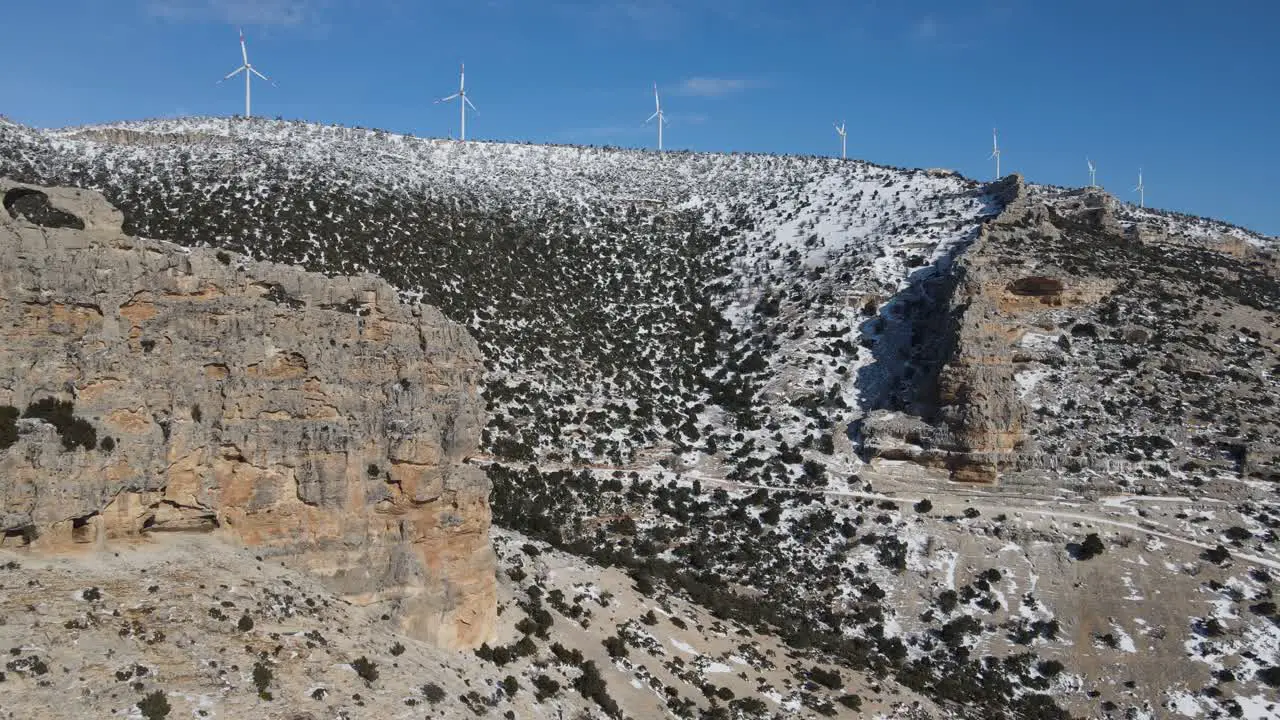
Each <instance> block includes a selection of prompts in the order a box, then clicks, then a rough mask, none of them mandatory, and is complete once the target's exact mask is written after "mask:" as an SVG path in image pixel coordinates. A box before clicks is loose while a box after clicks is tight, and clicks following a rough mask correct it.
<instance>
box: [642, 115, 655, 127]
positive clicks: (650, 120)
mask: <svg viewBox="0 0 1280 720" xmlns="http://www.w3.org/2000/svg"><path fill="white" fill-rule="evenodd" d="M656 117H658V113H654V114H652V115H650V116H649V119H648V120H645V121H644V122H645V124H646V125H647V124H649V123H651V122H653V119H654V118H656Z"/></svg>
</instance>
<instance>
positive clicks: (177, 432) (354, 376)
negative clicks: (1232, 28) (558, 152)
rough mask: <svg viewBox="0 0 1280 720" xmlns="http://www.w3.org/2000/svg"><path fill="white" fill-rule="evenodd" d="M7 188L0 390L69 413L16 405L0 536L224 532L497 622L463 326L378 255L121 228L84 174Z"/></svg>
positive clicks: (54, 542)
mask: <svg viewBox="0 0 1280 720" xmlns="http://www.w3.org/2000/svg"><path fill="white" fill-rule="evenodd" d="M0 196H3V197H4V198H5V202H4V209H3V210H0V327H3V334H4V341H3V343H0V407H3V406H13V407H15V408H17V409H19V410H24V409H27V408H28V406H30V405H31V404H32V403H35V402H37V401H40V400H44V399H49V398H52V399H54V400H58V401H64V402H69V403H71V404H72V405H71V413H73V415H74V417H75V418H79V419H80V420H81V421H83V423H81V424H80V425H78V426H77V427H78V428H79V429H78V430H77V429H76V428H70V429H68V428H67V427H66V426H65V423H63V425H62V426H59V423H58V422H56V421H55V422H53V423H50V422H46V421H43V420H40V419H32V418H23V419H18V420H17V421H16V422H12V421H11V422H10V426H11V430H13V431H16V441H14V442H13V444H12V445H10V446H8V447H7V449H0V530H3V531H4V540H3V542H4V544H6V545H11V544H30V545H32V547H33V549H37V550H38V549H41V548H44V549H55V550H56V549H65V548H67V547H71V546H75V545H77V544H80V545H85V546H94V545H99V546H100V545H101V544H103V543H106V542H108V541H111V540H115V539H121V538H130V537H137V536H140V535H143V534H146V533H154V532H163V531H185V532H192V531H201V532H217V533H220V534H222V535H225V536H227V537H228V538H230V539H232V540H233V541H236V542H240V543H243V544H245V545H247V546H252V547H255V548H258V549H260V551H261V554H262V555H264V556H271V557H278V558H279V559H281V560H283V561H285V562H287V563H290V564H292V565H295V566H298V567H300V568H303V569H306V570H309V571H310V572H312V573H315V574H317V575H319V576H321V577H323V578H324V579H325V581H326V582H327V583H328V584H329V585H330V586H331V587H332V588H334V589H335V590H337V591H338V592H340V593H342V594H343V595H344V596H345V597H347V598H348V599H349V600H351V601H352V602H357V603H386V604H387V605H388V606H389V607H394V608H395V610H396V611H397V612H396V614H397V616H398V617H399V618H400V620H401V622H402V624H403V625H404V626H405V628H406V629H407V630H408V631H410V632H412V633H413V634H415V635H417V636H418V637H422V638H425V639H429V640H433V641H435V642H437V643H438V644H440V645H442V646H445V647H471V646H476V645H479V644H480V643H481V642H484V641H485V640H487V639H488V638H489V635H490V634H491V632H492V628H493V621H494V616H495V612H496V609H495V597H496V596H495V584H494V561H493V555H492V550H491V547H490V542H489V532H488V531H489V521H490V515H489V506H488V494H489V486H488V481H487V480H486V478H485V477H484V475H483V473H482V472H480V471H478V470H477V469H475V468H472V467H471V466H469V465H467V464H466V463H465V460H466V458H467V456H468V455H470V454H471V453H473V452H474V451H475V449H476V447H477V444H478V442H479V435H480V430H481V428H482V427H483V425H484V422H485V413H484V408H483V400H482V399H481V397H480V395H479V389H478V385H479V381H480V378H481V374H482V372H483V366H482V363H481V356H480V352H479V350H478V348H477V346H476V344H475V342H474V341H473V340H472V338H471V337H470V336H469V335H468V334H467V332H466V330H465V329H463V328H462V327H461V326H458V325H456V324H454V323H452V322H450V321H448V320H447V319H445V318H444V317H443V315H441V313H440V312H439V311H438V310H436V309H435V308H432V307H427V306H416V307H410V306H406V305H404V304H402V303H401V302H400V301H399V300H398V298H397V295H396V293H395V290H394V289H393V288H392V287H391V286H390V285H388V284H387V283H386V282H384V281H382V280H380V279H378V278H376V277H374V276H372V275H365V276H361V277H335V278H327V277H324V276H322V275H318V274H313V273H307V272H303V271H301V270H299V269H296V268H293V267H289V266H283V265H274V264H270V263H261V262H253V261H249V260H247V259H245V258H242V257H239V256H233V255H230V254H227V253H222V252H216V251H213V250H200V249H192V250H188V249H184V248H179V247H177V246H173V245H169V244H167V243H160V242H155V241H148V240H141V239H136V238H132V237H127V236H125V235H124V234H123V233H122V232H121V229H120V228H121V217H120V214H119V213H118V212H117V211H116V210H115V209H114V208H112V207H110V206H109V205H108V204H107V203H106V201H105V200H103V199H102V198H101V196H99V195H97V194H96V193H90V192H84V191H77V190H65V189H53V188H50V189H44V188H35V187H30V186H22V185H17V184H14V183H10V182H8V181H3V180H0ZM62 407H63V408H65V407H66V406H65V405H64V406H62ZM32 414H35V415H40V413H39V412H35V413H32ZM9 415H12V411H9ZM4 417H5V416H4V414H3V413H0V422H3V421H4ZM84 423H87V426H86V425H84ZM86 427H91V428H92V433H88V432H87V431H86V430H85V428H86ZM11 434H12V433H11ZM60 435H61V436H62V437H59V436H60ZM0 437H3V435H0ZM87 446H91V447H87ZM69 447H70V449H68V448H69Z"/></svg>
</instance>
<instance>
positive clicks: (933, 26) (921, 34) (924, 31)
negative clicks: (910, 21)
mask: <svg viewBox="0 0 1280 720" xmlns="http://www.w3.org/2000/svg"><path fill="white" fill-rule="evenodd" d="M940 32H942V26H941V24H939V22H938V18H937V16H935V15H932V14H930V15H925V16H924V17H922V18H920V19H919V20H917V21H916V24H915V26H914V27H913V28H912V30H911V35H912V36H913V37H914V38H915V39H916V40H920V41H922V42H928V41H930V40H934V39H936V38H937V37H938V34H939V33H940Z"/></svg>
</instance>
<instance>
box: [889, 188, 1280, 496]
mask: <svg viewBox="0 0 1280 720" xmlns="http://www.w3.org/2000/svg"><path fill="white" fill-rule="evenodd" d="M993 192H995V193H996V194H998V195H1003V196H1005V199H1006V200H1007V203H1006V204H1005V208H1004V210H1003V212H1002V213H1001V214H1000V215H999V216H998V217H996V218H994V219H993V220H992V221H990V222H989V223H988V224H987V225H986V226H985V227H984V228H983V229H982V232H981V233H980V236H979V238H978V239H977V240H976V241H975V242H974V244H973V245H972V246H971V247H970V248H969V249H968V250H967V251H966V252H965V254H964V256H963V257H962V258H961V260H960V261H959V262H958V263H957V264H956V270H955V278H954V283H953V284H952V285H951V286H950V287H949V288H948V291H949V293H950V294H949V295H948V296H947V297H943V298H938V299H937V304H938V307H942V308H945V309H946V310H947V313H946V315H947V317H949V318H950V327H949V329H948V331H947V332H945V333H942V334H935V336H934V337H932V338H931V341H932V345H933V347H931V348H927V349H926V350H924V351H921V352H922V354H929V353H932V354H933V355H934V356H935V357H937V358H941V359H942V360H941V363H940V367H939V368H938V369H937V371H936V378H937V379H936V382H934V383H924V384H922V386H921V387H919V388H917V389H916V391H917V400H918V401H917V402H916V403H914V404H904V405H903V406H902V407H899V408H894V409H891V410H886V411H880V412H877V413H874V414H873V415H872V417H871V418H870V419H869V420H868V421H867V422H866V424H865V429H864V433H865V435H866V437H867V447H868V448H869V450H870V451H871V453H872V454H874V455H878V456H881V457H890V458H899V459H911V460H916V461H919V462H921V463H924V464H927V465H933V466H940V467H946V468H948V469H949V470H950V472H951V477H952V479H954V480H960V481H970V482H981V483H994V482H996V481H997V479H998V478H1002V479H1007V480H1013V481H1015V482H1042V481H1043V480H1044V479H1045V477H1046V475H1047V474H1050V473H1052V474H1057V473H1060V472H1065V473H1070V474H1072V475H1075V476H1076V480H1075V481H1074V482H1075V483H1077V484H1081V485H1091V486H1099V485H1100V483H1101V484H1106V485H1111V484H1113V483H1119V484H1120V485H1124V484H1127V483H1135V482H1136V483H1140V484H1143V485H1152V484H1155V485H1158V484H1163V483H1165V482H1167V481H1168V479H1169V478H1171V477H1173V478H1177V477H1178V476H1179V474H1182V473H1185V474H1186V475H1185V476H1186V477H1187V478H1188V479H1190V480H1191V481H1193V482H1197V483H1201V482H1203V477H1204V476H1205V475H1206V474H1207V475H1210V476H1212V475H1214V474H1215V473H1218V472H1222V473H1225V474H1226V475H1228V476H1236V477H1245V478H1256V479H1274V478H1276V477H1280V465H1278V464H1277V459H1276V458H1277V452H1276V448H1277V445H1278V444H1280V424H1278V423H1277V422H1276V420H1275V414H1274V413H1272V412H1266V409H1269V408H1274V407H1276V406H1277V404H1278V403H1280V383H1277V382H1276V380H1275V378H1274V372H1275V368H1277V367H1280V333H1278V332H1277V330H1276V328H1277V327H1280V324H1278V323H1277V322H1276V315H1275V312H1276V308H1278V307H1280V283H1278V282H1277V280H1278V278H1280V274H1277V272H1276V268H1277V258H1276V255H1275V253H1274V252H1272V251H1270V250H1268V249H1265V248H1261V247H1256V246H1253V245H1250V244H1248V243H1244V242H1241V241H1240V240H1239V239H1237V238H1232V237H1225V236H1224V237H1200V236H1190V235H1184V236H1179V235H1171V234H1169V233H1168V232H1166V231H1163V230H1160V229H1159V228H1156V227H1154V226H1153V225H1152V224H1151V223H1149V222H1145V221H1144V220H1143V219H1141V218H1136V219H1135V218H1131V217H1127V216H1126V215H1125V211H1124V209H1123V208H1122V207H1121V206H1120V204H1119V203H1117V202H1116V201H1115V199H1114V198H1112V197H1111V196H1109V195H1107V194H1105V193H1103V192H1101V191H1096V190H1088V189H1085V190H1077V191H1061V192H1057V191H1055V192H1049V191H1047V190H1043V189H1042V190H1038V191H1037V193H1035V194H1033V193H1031V192H1030V191H1029V189H1028V188H1027V187H1026V186H1025V185H1024V184H1023V181H1022V179H1021V177H1018V176H1010V177H1009V178H1007V179H1005V180H1004V181H1002V182H1001V183H999V184H998V185H997V186H995V187H994V188H993ZM921 322H925V321H921ZM1259 410H1262V412H1259Z"/></svg>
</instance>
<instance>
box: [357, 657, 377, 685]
mask: <svg viewBox="0 0 1280 720" xmlns="http://www.w3.org/2000/svg"><path fill="white" fill-rule="evenodd" d="M351 669H352V670H355V671H356V675H359V676H360V679H361V680H364V681H365V682H366V683H372V682H373V681H374V680H377V679H378V664H377V663H375V662H372V661H370V660H369V658H367V657H365V656H363V655H361V656H360V657H358V658H356V659H355V661H354V662H352V663H351Z"/></svg>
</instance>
